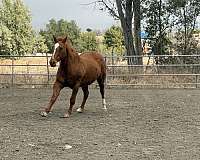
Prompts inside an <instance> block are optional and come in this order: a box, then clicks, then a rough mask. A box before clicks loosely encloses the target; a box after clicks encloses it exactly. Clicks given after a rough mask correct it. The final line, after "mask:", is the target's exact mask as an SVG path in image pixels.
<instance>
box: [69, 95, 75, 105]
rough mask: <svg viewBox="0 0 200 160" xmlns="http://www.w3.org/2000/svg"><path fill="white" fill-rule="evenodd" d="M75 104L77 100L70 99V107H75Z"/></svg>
mask: <svg viewBox="0 0 200 160" xmlns="http://www.w3.org/2000/svg"><path fill="white" fill-rule="evenodd" d="M74 104H75V98H74V97H72V98H70V105H71V106H72V105H74Z"/></svg>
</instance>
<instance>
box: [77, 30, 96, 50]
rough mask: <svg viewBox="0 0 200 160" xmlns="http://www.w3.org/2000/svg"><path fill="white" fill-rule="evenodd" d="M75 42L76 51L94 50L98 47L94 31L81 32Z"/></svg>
mask: <svg viewBox="0 0 200 160" xmlns="http://www.w3.org/2000/svg"><path fill="white" fill-rule="evenodd" d="M77 42H78V43H77V48H76V49H77V51H78V52H85V51H95V50H97V49H98V46H97V41H96V33H95V32H92V31H90V32H82V33H81V34H80V38H79V39H78V41H77Z"/></svg>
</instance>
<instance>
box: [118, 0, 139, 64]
mask: <svg viewBox="0 0 200 160" xmlns="http://www.w3.org/2000/svg"><path fill="white" fill-rule="evenodd" d="M116 4H117V9H118V14H119V19H120V22H121V26H122V30H123V34H124V41H125V47H126V52H127V56H134V55H136V53H135V49H134V44H133V32H132V19H133V1H132V0H127V1H126V4H125V9H124V10H125V13H124V12H123V9H122V0H116ZM123 7H124V6H123ZM128 64H129V65H131V64H138V60H137V58H135V57H133V58H132V57H129V58H128Z"/></svg>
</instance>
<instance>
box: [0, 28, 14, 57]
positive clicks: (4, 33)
mask: <svg viewBox="0 0 200 160" xmlns="http://www.w3.org/2000/svg"><path fill="white" fill-rule="evenodd" d="M0 37H1V42H0V54H1V55H9V54H10V52H12V32H11V31H10V30H9V29H8V28H7V27H6V26H4V25H1V28H0Z"/></svg>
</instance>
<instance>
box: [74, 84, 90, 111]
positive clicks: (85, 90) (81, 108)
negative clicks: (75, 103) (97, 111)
mask: <svg viewBox="0 0 200 160" xmlns="http://www.w3.org/2000/svg"><path fill="white" fill-rule="evenodd" d="M82 90H83V94H84V96H83V101H82V104H81V106H80V107H79V108H78V109H77V112H79V113H82V112H83V111H84V106H85V102H86V100H87V98H88V95H89V90H88V86H85V87H82Z"/></svg>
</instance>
